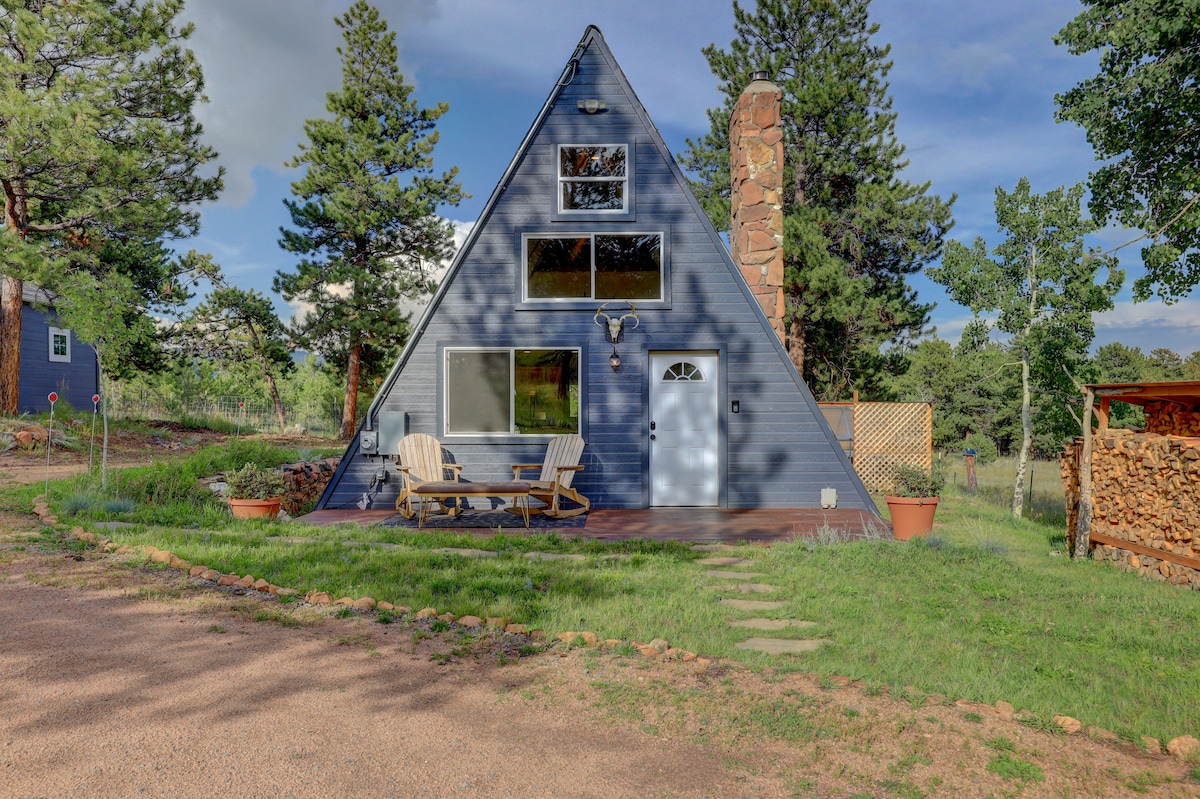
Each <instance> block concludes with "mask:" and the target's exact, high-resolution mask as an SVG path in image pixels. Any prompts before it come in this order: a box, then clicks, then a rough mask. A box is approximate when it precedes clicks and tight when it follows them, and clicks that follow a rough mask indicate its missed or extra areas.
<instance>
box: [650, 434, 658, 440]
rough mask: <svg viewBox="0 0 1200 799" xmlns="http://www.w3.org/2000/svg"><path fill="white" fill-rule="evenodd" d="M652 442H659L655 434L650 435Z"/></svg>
mask: <svg viewBox="0 0 1200 799" xmlns="http://www.w3.org/2000/svg"><path fill="white" fill-rule="evenodd" d="M650 440H651V441H656V440H657V439H656V438H655V436H654V434H653V433H651V434H650Z"/></svg>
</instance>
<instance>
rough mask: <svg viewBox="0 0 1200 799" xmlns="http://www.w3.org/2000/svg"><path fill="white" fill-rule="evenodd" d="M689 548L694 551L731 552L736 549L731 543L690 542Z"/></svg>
mask: <svg viewBox="0 0 1200 799" xmlns="http://www.w3.org/2000/svg"><path fill="white" fill-rule="evenodd" d="M691 548H692V550H694V551H696V552H732V551H733V550H735V549H737V547H735V546H733V545H732V544H692V546H691Z"/></svg>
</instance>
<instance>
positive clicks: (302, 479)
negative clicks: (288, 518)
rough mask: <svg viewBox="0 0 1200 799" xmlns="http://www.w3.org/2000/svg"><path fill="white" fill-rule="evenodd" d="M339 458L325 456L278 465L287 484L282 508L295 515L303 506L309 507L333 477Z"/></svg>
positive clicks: (339, 461)
mask: <svg viewBox="0 0 1200 799" xmlns="http://www.w3.org/2000/svg"><path fill="white" fill-rule="evenodd" d="M341 460H342V459H341V458H326V459H325V460H321V461H309V462H299V463H285V464H284V465H283V466H281V467H279V468H280V469H282V470H283V481H284V483H285V484H286V485H287V493H286V494H285V495H284V497H283V509H284V510H285V511H287V512H288V513H289V514H292V515H295V514H297V513H299V512H300V511H301V510H303V509H304V508H307V507H311V505H312V504H313V503H314V502H316V501H317V499H319V498H320V496H321V492H323V491H324V490H325V486H327V485H329V481H330V480H332V479H333V473H334V471H335V470H336V469H337V467H338V464H339V463H341Z"/></svg>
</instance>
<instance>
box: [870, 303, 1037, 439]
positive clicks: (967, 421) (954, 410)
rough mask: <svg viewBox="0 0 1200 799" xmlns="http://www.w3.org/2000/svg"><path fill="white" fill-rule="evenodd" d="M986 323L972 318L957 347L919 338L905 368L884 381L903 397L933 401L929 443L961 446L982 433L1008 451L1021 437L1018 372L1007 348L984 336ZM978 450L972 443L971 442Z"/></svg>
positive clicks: (905, 399) (903, 399)
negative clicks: (891, 378) (899, 373)
mask: <svg viewBox="0 0 1200 799" xmlns="http://www.w3.org/2000/svg"><path fill="white" fill-rule="evenodd" d="M987 335H988V331H987V325H986V323H983V322H981V321H976V322H972V323H971V324H969V325H968V326H967V329H966V330H964V331H963V335H962V339H961V341H960V342H959V344H958V346H957V347H952V346H951V345H950V343H949V342H948V341H944V340H942V339H939V338H936V337H935V338H932V339H925V340H923V341H921V342H919V343H918V344H917V345H916V346H915V347H913V348H912V349H911V350H910V351H909V352H908V353H907V362H908V369H907V370H906V371H905V372H904V374H902V375H900V376H898V377H896V378H894V379H893V380H892V381H891V383H890V389H891V391H892V393H894V394H895V395H896V398H897V399H899V400H902V401H905V402H929V403H932V404H933V445H934V446H935V447H940V448H946V449H949V450H951V451H958V450H961V449H962V448H963V447H965V446H971V445H970V444H969V443H966V442H967V441H968V440H970V438H971V437H972V436H982V437H985V438H987V439H988V440H989V441H992V442H994V443H993V444H992V447H993V449H994V448H996V447H999V448H1000V449H1001V450H1003V451H1005V452H1008V451H1011V450H1012V449H1014V448H1015V447H1016V446H1017V445H1018V444H1019V443H1020V439H1021V422H1020V415H1021V403H1020V392H1019V384H1018V373H1017V371H1016V370H1014V369H1013V368H1012V367H1013V365H1014V363H1013V362H1014V360H1015V359H1014V357H1013V355H1012V353H1010V352H1009V351H1008V349H1007V348H1006V347H1005V346H1004V345H1002V344H1000V343H998V342H995V341H990V340H989V339H988V337H987ZM977 449H978V447H977Z"/></svg>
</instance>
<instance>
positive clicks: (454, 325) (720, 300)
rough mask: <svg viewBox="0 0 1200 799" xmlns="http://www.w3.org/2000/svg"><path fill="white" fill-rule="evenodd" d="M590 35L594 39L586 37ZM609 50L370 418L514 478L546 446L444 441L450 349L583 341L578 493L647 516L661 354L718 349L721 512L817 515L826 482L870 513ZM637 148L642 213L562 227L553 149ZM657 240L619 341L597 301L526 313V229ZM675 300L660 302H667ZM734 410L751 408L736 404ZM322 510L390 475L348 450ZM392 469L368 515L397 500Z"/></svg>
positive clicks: (596, 60) (478, 232)
mask: <svg viewBox="0 0 1200 799" xmlns="http://www.w3.org/2000/svg"><path fill="white" fill-rule="evenodd" d="M585 38H586V37H585ZM610 58H611V54H610V53H608V50H607V47H606V46H605V45H604V44H603V40H602V39H600V38H599V36H598V32H597V34H596V36H595V37H594V38H593V39H592V40H591V41H590V42H589V44H588V47H587V50H586V52H585V53H584V55H583V56H582V58H581V60H580V62H579V66H578V69H577V70H576V74H575V77H574V80H573V81H572V82H571V83H570V84H569V85H568V86H566V87H564V88H563V89H562V90H561V92H559V94H558V95H557V96H556V97H552V100H551V105H550V107H549V108H548V109H547V112H546V113H545V114H544V117H543V118H542V123H541V125H540V126H538V127H536V128H535V129H534V130H533V131H531V134H530V138H529V139H527V148H526V150H525V151H524V152H523V153H521V154H519V155H518V157H517V158H516V159H515V160H514V166H513V168H512V169H511V170H510V172H509V173H508V175H507V182H506V183H502V185H501V188H500V190H499V191H498V192H497V193H496V194H495V195H493V200H492V202H491V203H490V204H489V206H488V208H487V209H486V210H485V212H484V215H483V216H482V217H481V218H480V220H479V222H478V223H477V225H476V228H475V230H474V232H473V233H472V236H471V237H470V238H468V241H467V243H466V245H465V249H464V252H463V253H460V255H459V258H458V260H457V262H456V265H455V268H454V269H452V270H451V273H450V274H449V275H448V277H447V282H446V285H444V286H443V287H442V290H441V293H440V294H439V296H438V297H437V298H436V299H435V305H434V308H433V310H432V312H431V313H430V315H429V316H428V317H427V319H426V322H425V326H424V328H423V329H419V330H418V331H417V332H416V334H415V336H414V340H413V341H412V342H410V345H409V347H408V348H407V350H406V352H405V355H404V356H403V358H402V361H401V369H400V371H399V372H398V373H393V381H392V382H391V384H390V386H386V385H385V393H384V394H383V395H381V398H380V399H377V400H376V404H375V406H374V410H375V411H377V412H382V413H400V412H403V413H405V414H407V415H408V428H407V429H408V432H409V433H428V434H430V435H433V436H436V437H438V438H439V439H440V440H441V442H442V444H443V446H444V447H445V448H446V450H447V451H448V452H449V453H450V456H451V457H452V458H453V460H454V461H455V462H458V463H462V464H464V465H465V468H464V470H463V478H464V479H466V480H471V481H493V480H507V479H511V476H512V472H511V469H510V468H509V464H512V463H540V462H541V460H542V457H543V455H544V452H545V441H546V439H545V438H544V437H542V438H539V437H536V436H529V437H517V436H505V437H501V438H483V437H478V436H474V437H472V436H463V437H454V436H447V435H445V434H444V420H443V411H442V406H441V402H442V386H441V384H440V381H441V379H442V367H441V365H440V363H439V361H440V355H441V350H442V348H444V347H447V346H470V345H474V346H491V347H519V348H530V347H537V348H541V347H579V348H581V369H582V370H583V371H584V375H583V377H582V381H581V382H582V384H583V385H584V387H585V395H584V397H583V398H582V401H581V404H586V412H585V413H582V414H581V419H582V420H583V422H582V428H583V429H581V431H580V432H581V433H582V435H583V437H584V439H585V440H586V441H587V446H586V448H585V449H584V455H583V464H584V466H585V467H586V469H585V471H583V472H582V473H579V474H577V475H576V477H575V482H574V486H575V487H576V488H577V489H579V490H580V491H581V492H582V493H583V494H585V495H586V496H588V497H589V498H591V500H592V503H593V507H596V508H640V507H645V506H646V504H647V503H648V500H649V490H648V482H647V475H648V462H649V441H648V432H649V431H648V426H649V416H648V413H649V412H648V408H647V405H648V401H649V375H648V374H647V370H648V368H649V363H650V353H651V352H653V351H669V350H706V351H718V352H720V355H721V366H720V369H721V376H722V384H721V393H720V397H721V410H720V413H721V416H722V419H721V424H722V426H723V429H724V441H723V444H722V455H721V457H722V464H721V469H722V480H721V482H722V489H721V504H722V505H723V506H726V507H731V508H754V507H819V506H820V491H821V489H822V488H830V487H831V488H836V489H838V492H839V495H840V502H839V505H840V506H842V507H859V508H867V509H870V510H874V506H873V504H872V503H871V502H870V498H869V496H867V494H866V492H865V490H863V489H862V486H861V483H860V482H859V481H858V478H857V477H856V476H855V475H854V473H853V470H852V469H851V468H850V467H849V465H848V463H847V462H846V461H845V459H844V457H843V456H842V455H841V449H840V446H839V445H838V444H837V442H836V440H834V439H833V438H832V436H831V434H830V432H829V430H828V427H827V426H826V425H825V422H824V420H823V419H822V417H821V415H820V412H819V410H818V409H817V406H816V404H815V402H813V400H812V398H811V396H810V395H808V394H807V391H806V390H805V389H801V388H800V386H799V384H798V378H797V376H796V374H795V370H794V369H793V368H792V366H791V364H790V362H788V361H787V358H786V355H785V354H784V353H783V350H782V348H781V347H780V346H779V344H778V342H777V341H776V340H775V338H774V333H773V332H772V331H771V329H770V328H769V327H768V326H767V324H766V321H765V318H764V317H763V315H762V312H761V311H760V310H759V308H758V305H757V303H756V302H755V300H754V299H753V297H752V296H751V295H750V293H749V291H748V289H746V287H745V285H744V283H742V278H741V276H740V274H738V272H737V270H736V268H735V267H734V266H733V265H732V263H731V262H730V260H729V256H728V254H727V252H726V251H725V248H724V245H723V244H722V242H721V241H720V239H719V238H718V237H717V236H716V234H715V232H714V231H713V230H712V228H711V226H710V225H709V224H708V222H707V220H706V219H704V218H703V216H702V214H701V212H700V210H699V207H698V205H697V203H696V202H695V200H694V198H693V197H692V196H691V194H690V191H689V190H688V189H687V188H686V184H685V182H684V181H683V179H682V175H681V174H680V172H679V171H678V169H677V168H676V167H675V166H674V162H673V161H671V160H670V159H671V156H670V154H669V153H668V152H667V151H666V149H665V146H664V145H663V144H662V140H661V138H660V137H659V136H658V134H657V132H656V131H655V130H654V128H653V125H652V123H650V121H649V118H648V117H646V115H645V112H644V111H643V110H642V108H641V105H640V102H639V101H638V100H637V98H636V97H635V96H634V95H633V94H632V91H631V90H629V89H628V87H627V84H626V83H625V80H624V77H623V75H621V74H620V70H619V68H618V67H617V66H616V64H615V62H611V61H610ZM586 98H599V99H602V100H604V101H605V102H606V103H607V106H608V110H607V111H606V112H604V113H600V114H596V115H588V114H585V113H582V112H580V111H579V110H578V109H577V108H576V101H577V100H580V99H586ZM601 143H604V144H614V143H630V144H632V145H633V147H634V156H635V163H634V171H633V179H634V181H636V188H635V191H634V199H635V204H634V208H633V215H632V219H626V220H622V221H619V222H581V221H575V220H565V219H559V220H558V221H555V220H553V219H552V216H553V215H554V211H555V202H556V196H555V191H556V177H557V174H556V164H555V154H556V146H557V145H559V144H601ZM555 230H562V231H565V232H577V231H580V230H588V231H592V230H595V231H621V230H638V231H657V230H662V231H664V232H666V234H667V235H668V236H669V240H668V242H667V247H666V250H667V252H668V253H669V257H670V264H669V270H668V272H669V277H670V286H669V292H667V293H666V296H667V297H668V300H667V301H666V302H662V303H653V302H651V303H647V304H645V306H643V305H642V304H639V308H638V311H639V315H640V325H639V326H638V327H637V328H635V329H627V330H626V333H625V340H624V342H623V343H622V344H619V345H617V351H618V352H619V354H620V356H621V361H622V363H621V367H620V369H619V370H618V371H615V372H614V371H613V369H612V368H611V367H610V366H609V363H608V358H609V354H610V352H611V347H610V346H609V345H608V344H606V343H605V340H604V333H603V331H602V329H601V328H600V327H598V326H597V325H596V324H595V323H594V321H593V315H594V314H595V311H596V308H597V307H598V306H599V301H596V302H590V301H589V303H587V307H575V308H572V309H561V310H560V309H555V310H544V309H533V308H522V307H521V296H520V287H521V270H522V269H523V264H522V261H521V254H520V250H521V247H520V240H521V236H522V234H524V233H547V232H554V231H555ZM664 306H665V307H664ZM733 400H737V401H738V402H739V404H740V413H737V414H734V413H732V412H731V410H730V403H731V402H732V401H733ZM348 456H349V457H348V458H347V459H345V465H344V466H343V468H342V470H341V472H340V473H339V474H338V475H337V476H336V477H335V481H334V482H333V483H331V485H330V487H329V489H328V490H327V491H326V494H325V496H324V497H323V498H322V504H321V507H329V508H337V507H350V506H352V505H353V504H354V503H355V502H357V501H358V499H359V497H360V496H361V495H362V494H363V492H364V491H365V490H366V488H367V486H368V484H369V483H370V480H371V476H372V475H373V474H374V472H375V470H376V469H377V468H378V466H379V460H378V459H372V458H367V457H363V456H361V455H360V454H359V453H358V451H357V444H356V443H355V444H354V445H352V446H351V448H350V451H349V452H348ZM397 477H398V475H395V474H393V475H391V477H389V482H388V483H387V484H386V485H385V487H384V489H383V490H382V491H381V492H380V493H379V494H378V495H377V496H376V497H375V499H374V502H373V503H372V505H373V507H386V506H387V505H390V504H393V503H394V501H395V497H396V493H397V490H398V480H397Z"/></svg>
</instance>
